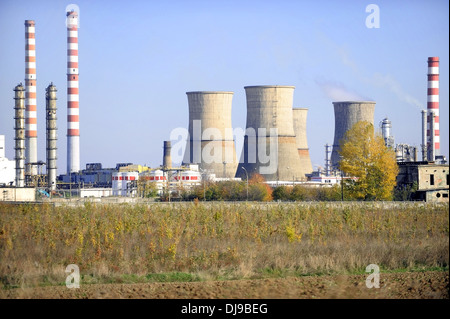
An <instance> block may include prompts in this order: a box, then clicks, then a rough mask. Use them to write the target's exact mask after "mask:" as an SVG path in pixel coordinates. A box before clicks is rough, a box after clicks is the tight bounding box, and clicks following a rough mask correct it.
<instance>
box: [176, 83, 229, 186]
mask: <svg viewBox="0 0 450 319" xmlns="http://www.w3.org/2000/svg"><path fill="white" fill-rule="evenodd" d="M186 94H187V96H188V104H189V138H188V140H187V143H186V150H185V154H184V159H183V163H184V164H188V163H194V164H197V163H198V164H199V168H200V169H202V170H205V171H207V172H208V173H211V174H216V177H219V178H232V177H234V174H235V172H236V166H237V160H236V149H235V144H234V139H233V129H232V126H231V101H232V98H233V92H212V91H203V92H186Z"/></svg>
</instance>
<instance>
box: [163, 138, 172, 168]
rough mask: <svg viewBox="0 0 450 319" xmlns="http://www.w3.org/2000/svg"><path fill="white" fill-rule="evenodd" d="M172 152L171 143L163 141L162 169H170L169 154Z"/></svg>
mask: <svg viewBox="0 0 450 319" xmlns="http://www.w3.org/2000/svg"><path fill="white" fill-rule="evenodd" d="M171 150H172V143H171V142H170V141H164V154H163V167H164V168H172V157H171V155H170V152H171Z"/></svg>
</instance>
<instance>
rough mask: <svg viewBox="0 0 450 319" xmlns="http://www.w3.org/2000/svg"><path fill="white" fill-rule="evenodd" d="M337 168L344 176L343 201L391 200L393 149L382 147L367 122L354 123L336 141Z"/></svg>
mask: <svg viewBox="0 0 450 319" xmlns="http://www.w3.org/2000/svg"><path fill="white" fill-rule="evenodd" d="M340 145H341V150H340V151H339V154H340V155H341V160H340V163H339V168H340V169H341V170H342V171H343V172H344V173H345V174H346V176H351V177H356V179H350V180H349V179H347V180H346V181H345V182H344V188H345V190H346V192H345V194H346V198H350V199H355V200H392V196H393V191H394V187H395V185H396V178H397V174H398V166H397V161H396V157H395V152H394V150H393V149H391V148H388V147H386V146H385V144H384V139H383V137H382V136H381V135H380V134H379V133H375V132H374V127H373V125H372V124H371V123H369V122H366V121H360V122H358V123H356V124H355V125H354V126H353V127H352V128H351V129H350V130H349V131H347V133H346V134H345V137H344V139H343V140H341V141H340Z"/></svg>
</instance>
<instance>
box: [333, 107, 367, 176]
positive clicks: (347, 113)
mask: <svg viewBox="0 0 450 319" xmlns="http://www.w3.org/2000/svg"><path fill="white" fill-rule="evenodd" d="M333 105H334V120H335V123H334V142H333V151H332V153H331V166H332V167H333V168H337V166H338V164H339V161H340V155H339V151H340V149H341V147H340V141H341V140H342V139H343V138H344V137H345V133H347V131H348V130H350V129H351V128H352V127H353V125H355V124H356V123H358V122H360V121H367V122H369V123H370V124H372V125H373V114H374V112H375V102H373V101H356V102H355V101H345V102H333Z"/></svg>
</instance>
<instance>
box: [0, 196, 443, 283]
mask: <svg viewBox="0 0 450 319" xmlns="http://www.w3.org/2000/svg"><path fill="white" fill-rule="evenodd" d="M420 205H425V204H417V203H393V202H390V203H320V202H319V203H302V204H294V203H271V204H268V203H202V202H195V203H177V204H164V203H159V204H158V203H154V204H151V205H129V204H116V205H100V204H95V203H89V204H86V205H84V206H82V207H77V208H74V207H58V208H56V207H53V206H51V205H45V204H44V205H31V204H27V205H8V204H0V287H1V286H3V287H6V288H10V287H23V286H33V285H41V284H43V283H44V284H60V283H63V282H64V280H65V276H66V275H67V274H65V273H64V270H65V267H66V266H67V265H68V264H77V265H78V266H79V267H80V272H81V274H82V275H83V276H84V277H83V278H84V279H83V280H84V281H86V282H93V283H94V282H105V281H108V280H111V281H116V282H117V281H119V282H122V281H123V282H130V281H135V282H136V281H137V282H141V281H144V282H146V281H152V280H155V281H164V280H166V279H164V278H166V277H165V276H168V277H169V279H167V280H178V281H180V280H181V281H190V280H194V279H195V280H201V279H221V278H228V279H230V278H255V277H265V276H266V277H274V276H284V275H287V274H290V275H296V276H300V275H304V274H324V273H348V272H350V273H351V272H357V271H360V270H361V269H364V268H365V267H366V266H367V265H368V264H371V263H375V264H378V265H380V267H382V269H383V270H384V271H392V270H395V269H406V270H408V269H410V270H417V269H433V268H437V269H442V268H445V267H448V260H449V251H448V247H449V238H448V234H449V208H448V204H440V205H430V204H427V205H426V206H423V207H422V206H420ZM164 274H165V275H164ZM167 274H170V275H167ZM170 278H171V279H170Z"/></svg>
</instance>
